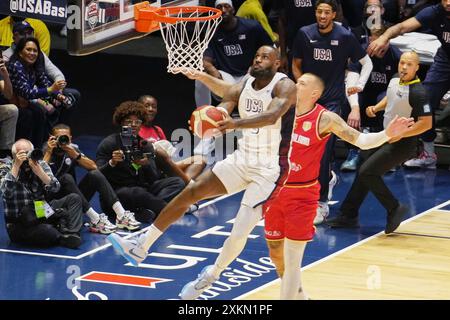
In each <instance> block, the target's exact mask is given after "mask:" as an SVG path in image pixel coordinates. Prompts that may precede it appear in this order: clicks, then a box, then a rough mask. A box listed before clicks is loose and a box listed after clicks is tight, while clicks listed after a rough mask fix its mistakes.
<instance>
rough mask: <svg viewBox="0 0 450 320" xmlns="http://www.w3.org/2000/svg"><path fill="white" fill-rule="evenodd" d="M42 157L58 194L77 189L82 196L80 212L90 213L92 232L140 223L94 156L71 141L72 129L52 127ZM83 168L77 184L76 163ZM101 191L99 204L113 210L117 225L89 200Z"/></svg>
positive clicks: (106, 230) (109, 230)
mask: <svg viewBox="0 0 450 320" xmlns="http://www.w3.org/2000/svg"><path fill="white" fill-rule="evenodd" d="M44 161H46V162H47V163H48V164H49V165H50V168H51V169H52V171H53V174H54V175H55V176H56V178H57V179H58V180H59V182H60V183H61V190H60V192H59V194H60V195H64V194H68V193H76V194H78V195H79V196H80V197H81V201H82V205H83V212H84V213H85V214H86V215H87V216H88V217H89V220H90V222H89V230H90V231H91V232H96V233H102V234H110V233H112V232H114V231H116V230H117V227H119V228H121V229H128V230H136V229H138V228H139V227H140V225H141V224H140V223H139V222H138V221H136V219H135V218H134V214H133V213H132V212H129V211H126V210H125V209H124V208H123V207H122V204H121V203H120V202H119V199H118V198H117V195H116V193H115V192H114V189H113V188H112V187H111V185H110V184H109V182H108V180H107V179H106V178H105V176H104V175H103V174H102V173H101V172H100V171H99V170H97V165H96V164H95V162H94V161H93V160H91V159H90V158H89V157H87V156H86V155H85V154H83V153H82V152H81V151H80V149H79V148H78V146H77V145H76V144H73V143H72V132H71V129H70V127H69V126H67V125H65V124H58V125H56V126H55V127H53V128H52V131H51V136H50V138H49V139H48V141H47V146H46V148H45V155H44ZM76 166H80V167H82V168H83V169H86V170H87V171H88V172H87V174H86V175H85V176H84V177H83V179H81V181H80V183H79V184H78V185H77V182H76V174H75V167H76ZM96 192H98V193H99V195H100V197H99V198H100V205H101V207H102V209H103V208H107V210H113V211H114V212H115V214H116V216H117V226H116V225H114V224H113V223H111V222H110V221H109V220H108V217H107V216H106V215H105V214H104V213H100V214H99V213H98V212H96V211H95V210H94V208H92V206H91V204H90V203H89V201H90V200H91V199H92V197H93V196H94V194H95V193H96Z"/></svg>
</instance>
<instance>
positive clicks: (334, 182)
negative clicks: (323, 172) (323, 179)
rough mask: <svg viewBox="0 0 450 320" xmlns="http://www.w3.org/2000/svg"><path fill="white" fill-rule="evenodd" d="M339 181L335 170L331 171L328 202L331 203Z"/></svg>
mask: <svg viewBox="0 0 450 320" xmlns="http://www.w3.org/2000/svg"><path fill="white" fill-rule="evenodd" d="M338 181H339V178H338V176H337V174H336V173H335V172H334V171H333V170H331V179H330V182H329V183H328V201H331V199H332V198H333V189H334V187H335V186H336V185H337V183H338Z"/></svg>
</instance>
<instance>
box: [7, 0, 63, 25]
mask: <svg viewBox="0 0 450 320" xmlns="http://www.w3.org/2000/svg"><path fill="white" fill-rule="evenodd" d="M66 6H67V0H2V1H0V14H4V15H8V16H10V15H11V16H18V17H24V18H35V19H40V20H43V21H48V22H52V23H61V24H64V23H66Z"/></svg>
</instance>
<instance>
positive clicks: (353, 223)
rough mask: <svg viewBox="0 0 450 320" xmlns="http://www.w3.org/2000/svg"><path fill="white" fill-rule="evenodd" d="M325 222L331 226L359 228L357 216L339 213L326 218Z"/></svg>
mask: <svg viewBox="0 0 450 320" xmlns="http://www.w3.org/2000/svg"><path fill="white" fill-rule="evenodd" d="M326 223H327V225H328V226H330V227H331V228H359V221H358V217H356V218H348V217H346V216H344V215H343V214H339V215H338V216H336V217H334V218H333V219H329V220H327V221H326Z"/></svg>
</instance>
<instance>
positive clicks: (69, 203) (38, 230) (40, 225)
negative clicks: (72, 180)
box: [6, 193, 83, 247]
mask: <svg viewBox="0 0 450 320" xmlns="http://www.w3.org/2000/svg"><path fill="white" fill-rule="evenodd" d="M49 204H50V205H51V207H52V208H53V209H63V210H60V211H58V212H57V213H55V215H53V216H51V217H50V218H49V219H45V218H41V219H38V218H36V214H35V211H34V206H27V207H24V208H22V210H21V213H20V219H19V220H18V221H15V222H13V223H11V222H8V221H7V224H6V229H7V231H8V235H9V238H10V239H11V241H12V242H17V243H22V244H26V245H31V246H37V247H48V246H54V245H57V244H58V243H59V237H60V236H61V234H63V233H79V232H80V230H81V226H82V222H83V221H82V212H81V199H80V197H79V196H78V195H77V194H73V193H72V194H69V195H67V196H65V197H62V198H61V199H57V200H50V201H49Z"/></svg>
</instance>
